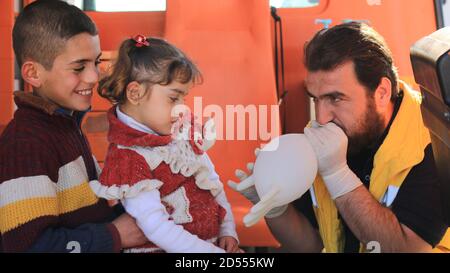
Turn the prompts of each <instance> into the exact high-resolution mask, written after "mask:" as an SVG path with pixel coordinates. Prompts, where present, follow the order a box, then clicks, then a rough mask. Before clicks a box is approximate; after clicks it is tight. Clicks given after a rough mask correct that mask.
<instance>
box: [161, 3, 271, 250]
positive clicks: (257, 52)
mask: <svg viewBox="0 0 450 273" xmlns="http://www.w3.org/2000/svg"><path fill="white" fill-rule="evenodd" d="M167 4H168V6H167V14H166V28H165V29H166V38H167V39H168V40H169V41H170V42H172V43H174V44H175V45H177V46H179V47H180V48H181V49H182V50H183V51H185V52H186V53H187V54H188V55H189V56H190V57H191V58H192V59H193V60H194V62H195V63H197V64H198V66H199V68H200V70H201V71H202V72H203V76H204V83H203V84H202V85H199V86H197V87H195V88H194V90H192V91H191V94H190V96H189V97H188V98H187V104H188V105H190V106H191V107H192V106H193V101H194V97H197V99H200V100H201V101H202V104H203V110H206V107H207V106H212V105H214V106H215V107H218V108H219V109H220V110H221V111H222V113H223V114H224V117H225V116H226V108H227V106H236V105H244V106H254V107H256V108H258V109H259V108H260V107H262V106H263V107H264V106H268V107H270V106H271V105H276V89H275V75H274V70H273V61H272V60H273V53H272V46H271V36H270V33H271V28H270V13H269V5H268V1H260V0H248V1H242V0H228V1H203V0H191V1H185V0H171V1H168V2H167ZM198 110H200V111H201V110H202V109H195V108H193V111H194V114H197V115H198V112H197V111H198ZM200 115H202V113H201V112H200ZM274 116H275V120H277V121H278V119H279V116H278V114H275V115H274ZM216 117H217V115H216ZM230 118H231V119H235V118H234V117H230V116H227V119H230ZM218 119H220V117H218ZM220 122H223V123H225V122H226V121H225V119H220ZM252 122H253V123H256V119H254V120H253V121H252ZM218 123H219V122H216V124H218ZM218 127H220V128H218V130H222V132H225V134H223V136H226V134H227V133H229V132H230V130H237V129H238V128H237V126H236V125H234V126H233V125H229V126H220V125H219V126H218ZM250 127H251V126H250V125H249V123H248V121H247V126H245V128H246V129H249V128H250ZM258 129H260V128H259V127H258ZM276 133H278V131H276ZM231 135H232V134H230V136H231ZM236 137H237V135H236V133H234V138H231V139H230V138H227V139H226V140H219V141H217V142H216V144H215V146H214V147H213V148H212V150H211V152H208V153H209V155H210V156H211V158H212V161H213V162H214V164H215V166H216V170H217V172H218V173H219V174H220V176H221V179H222V181H224V182H226V181H227V180H229V179H234V170H235V169H236V168H238V167H241V168H242V167H244V166H245V164H246V163H247V162H250V161H254V154H253V150H254V149H255V148H256V147H257V146H258V145H259V144H260V143H261V142H262V141H261V139H260V138H257V139H256V140H252V141H250V140H236ZM247 138H248V135H247ZM233 139H234V140H233ZM225 188H228V187H227V186H225ZM227 193H228V194H227V195H228V197H229V200H230V202H231V205H232V208H233V213H234V214H235V215H236V224H237V226H238V228H237V230H238V233H239V235H240V240H241V241H242V245H247V246H256V245H258V246H263V245H265V246H277V245H278V243H277V242H276V241H275V239H274V238H273V237H272V235H271V234H270V232H269V231H268V229H267V227H266V225H265V223H264V222H263V221H261V222H259V223H258V224H257V225H255V226H253V227H251V228H248V229H247V228H245V227H244V226H243V223H242V216H243V214H244V213H245V212H247V211H248V210H249V209H250V204H249V203H248V202H246V201H245V200H243V197H241V196H239V194H237V193H235V192H233V191H232V190H228V189H227Z"/></svg>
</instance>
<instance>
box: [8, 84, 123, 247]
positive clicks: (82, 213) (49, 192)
mask: <svg viewBox="0 0 450 273" xmlns="http://www.w3.org/2000/svg"><path fill="white" fill-rule="evenodd" d="M14 100H15V102H16V105H17V106H18V110H17V111H16V112H15V114H14V118H13V120H12V121H11V122H10V123H9V124H8V126H7V127H6V129H5V130H4V132H3V134H2V135H1V137H0V234H1V236H0V252H23V251H38V252H70V251H71V250H75V251H81V252H111V251H119V249H120V236H119V234H118V232H117V229H116V228H115V227H114V226H113V225H112V224H110V223H109V222H110V221H111V220H112V219H113V217H114V213H113V210H112V209H111V208H110V207H109V206H108V204H107V202H106V201H105V200H104V199H99V198H97V197H96V195H95V194H94V193H93V192H92V191H91V189H90V187H89V183H88V182H89V181H90V180H94V179H97V177H98V171H99V168H98V165H96V164H97V163H96V161H95V159H94V158H93V156H92V154H91V151H90V147H89V144H88V142H87V141H86V138H85V136H84V135H83V134H82V132H81V130H80V121H81V118H82V115H83V113H80V112H74V113H73V114H72V115H69V114H67V113H64V111H62V110H61V109H58V106H56V105H54V104H51V103H49V102H47V101H45V100H43V99H42V98H40V97H38V96H36V95H33V94H32V93H24V92H16V93H15V94H14Z"/></svg>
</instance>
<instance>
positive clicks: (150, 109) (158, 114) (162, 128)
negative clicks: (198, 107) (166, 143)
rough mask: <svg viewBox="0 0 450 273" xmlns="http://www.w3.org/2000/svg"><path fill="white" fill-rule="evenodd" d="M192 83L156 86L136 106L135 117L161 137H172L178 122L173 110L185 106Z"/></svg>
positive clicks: (150, 88)
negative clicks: (178, 106)
mask: <svg viewBox="0 0 450 273" xmlns="http://www.w3.org/2000/svg"><path fill="white" fill-rule="evenodd" d="M191 87H192V83H191V82H189V83H184V84H183V83H180V82H177V81H173V82H172V83H171V84H169V85H159V84H155V85H153V86H151V87H149V90H148V91H147V92H146V94H145V95H144V97H143V98H142V99H141V100H140V102H139V103H138V104H137V105H135V108H136V109H135V110H136V111H134V112H135V115H136V117H134V118H135V119H136V120H137V121H139V122H141V123H142V124H144V125H146V126H147V127H149V128H150V129H152V130H153V131H155V132H156V133H157V134H159V135H170V133H171V129H172V125H173V124H174V122H176V121H177V120H178V116H173V113H172V110H173V108H174V107H175V106H177V105H182V104H184V97H185V96H186V95H187V94H188V92H189V89H190V88H191Z"/></svg>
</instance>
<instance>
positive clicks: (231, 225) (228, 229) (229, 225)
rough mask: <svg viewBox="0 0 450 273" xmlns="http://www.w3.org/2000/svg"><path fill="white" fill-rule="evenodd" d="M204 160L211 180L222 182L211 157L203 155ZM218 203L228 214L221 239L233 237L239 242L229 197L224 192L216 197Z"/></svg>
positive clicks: (220, 235) (223, 224)
mask: <svg viewBox="0 0 450 273" xmlns="http://www.w3.org/2000/svg"><path fill="white" fill-rule="evenodd" d="M203 160H204V162H205V163H206V165H207V166H208V168H209V171H210V175H209V180H211V181H217V182H220V177H219V175H218V174H217V173H216V171H215V168H214V164H213V163H212V162H211V159H210V158H209V156H208V155H207V154H206V153H204V154H203ZM220 183H222V182H220ZM216 201H217V203H219V205H220V206H222V207H223V208H224V209H225V210H226V212H227V213H226V214H225V218H224V219H223V222H222V225H221V227H220V234H219V237H224V236H231V237H233V238H235V239H236V240H237V241H238V242H239V239H238V236H237V233H236V224H235V222H234V217H233V213H232V211H231V205H230V203H229V202H228V200H227V196H226V194H225V191H224V190H222V192H221V193H220V194H218V195H217V196H216Z"/></svg>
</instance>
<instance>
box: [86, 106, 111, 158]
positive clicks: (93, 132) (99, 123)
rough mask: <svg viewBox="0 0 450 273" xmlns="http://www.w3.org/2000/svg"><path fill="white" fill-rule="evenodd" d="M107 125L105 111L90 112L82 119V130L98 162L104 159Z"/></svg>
mask: <svg viewBox="0 0 450 273" xmlns="http://www.w3.org/2000/svg"><path fill="white" fill-rule="evenodd" d="M108 127H109V125H108V120H107V118H106V112H90V113H88V114H87V115H86V117H85V118H84V119H83V124H82V129H83V132H84V133H85V135H86V137H87V139H88V141H89V144H90V146H91V150H92V153H93V154H94V155H95V158H97V160H98V161H99V162H103V161H104V160H105V157H106V152H107V150H108V145H109V143H108V140H107V133H108Z"/></svg>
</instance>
